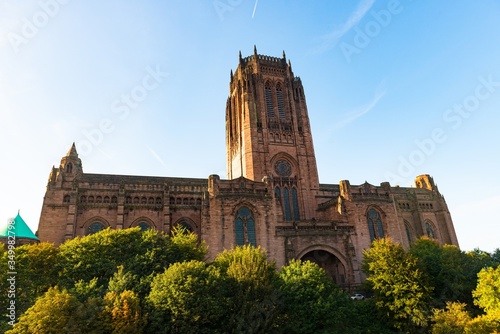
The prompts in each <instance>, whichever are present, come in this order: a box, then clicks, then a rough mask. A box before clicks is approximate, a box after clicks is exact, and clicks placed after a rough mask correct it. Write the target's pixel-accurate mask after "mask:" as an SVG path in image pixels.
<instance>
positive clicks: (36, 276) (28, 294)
mask: <svg viewBox="0 0 500 334" xmlns="http://www.w3.org/2000/svg"><path fill="white" fill-rule="evenodd" d="M0 248H1V249H3V248H2V247H0ZM58 253H59V252H58V249H57V248H56V247H54V245H53V244H50V243H46V242H42V243H36V244H28V245H23V246H19V247H16V249H15V255H14V256H13V258H12V259H13V260H14V262H15V264H14V270H7V267H6V266H7V264H8V262H7V261H8V257H9V255H8V253H7V252H6V251H5V252H2V254H1V255H0V258H1V262H2V263H1V265H0V266H1V272H0V281H1V282H0V287H1V288H2V289H1V290H2V291H7V285H6V284H8V281H7V279H8V278H9V277H8V276H9V274H8V272H12V271H14V272H16V275H15V307H16V315H17V317H19V315H21V314H22V313H24V312H25V311H26V310H27V309H28V308H29V307H30V306H32V305H33V304H34V303H35V300H36V299H37V298H38V297H39V296H41V295H43V294H44V293H45V292H46V291H47V290H48V289H49V288H50V287H51V286H53V285H55V284H57V279H58V272H57V268H56V263H57V261H58ZM10 276H11V275H10ZM0 300H2V302H0V306H1V308H2V320H4V319H7V318H6V317H3V313H4V310H6V309H7V305H6V304H5V303H6V302H9V300H8V299H7V298H0ZM3 325H5V324H4V323H3V321H2V325H0V331H2V330H4V331H5V330H7V328H9V327H4V326H3Z"/></svg>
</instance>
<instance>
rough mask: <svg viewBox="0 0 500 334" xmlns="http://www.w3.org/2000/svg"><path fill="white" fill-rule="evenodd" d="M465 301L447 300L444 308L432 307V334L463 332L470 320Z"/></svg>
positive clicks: (462, 333) (460, 333)
mask: <svg viewBox="0 0 500 334" xmlns="http://www.w3.org/2000/svg"><path fill="white" fill-rule="evenodd" d="M466 306H467V305H466V304H465V303H456V302H448V303H446V309H434V314H433V316H432V321H433V322H434V324H433V325H432V333H433V334H464V333H466V331H465V328H466V327H467V325H468V324H469V322H470V321H471V320H472V318H471V316H470V314H469V312H467V310H466V309H465V308H466Z"/></svg>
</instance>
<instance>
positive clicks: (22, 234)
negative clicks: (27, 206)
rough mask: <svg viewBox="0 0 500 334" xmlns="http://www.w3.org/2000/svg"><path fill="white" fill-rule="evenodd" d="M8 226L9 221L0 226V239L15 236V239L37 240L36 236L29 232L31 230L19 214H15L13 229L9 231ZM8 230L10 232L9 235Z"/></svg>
mask: <svg viewBox="0 0 500 334" xmlns="http://www.w3.org/2000/svg"><path fill="white" fill-rule="evenodd" d="M9 225H12V224H11V221H8V222H5V223H2V224H0V238H7V237H8V236H9V235H15V237H16V239H17V238H26V239H35V240H38V238H37V236H36V235H35V234H34V233H33V232H32V231H31V229H30V228H29V227H28V225H27V224H26V223H25V222H24V220H23V219H22V218H21V216H20V215H19V213H18V214H17V216H16V218H14V223H13V226H14V228H12V227H11V228H10V229H9ZM9 230H10V231H11V232H10V234H9ZM13 233H15V234H13Z"/></svg>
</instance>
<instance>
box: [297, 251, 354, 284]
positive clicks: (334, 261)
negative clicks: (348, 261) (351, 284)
mask: <svg viewBox="0 0 500 334" xmlns="http://www.w3.org/2000/svg"><path fill="white" fill-rule="evenodd" d="M301 260H302V261H311V262H314V263H316V264H318V265H319V266H320V267H321V268H323V269H325V271H326V273H327V275H328V277H330V278H331V279H332V280H333V281H334V282H335V283H336V284H337V285H339V286H342V287H345V286H346V285H348V281H347V280H348V278H347V277H348V275H347V270H346V268H345V266H344V264H343V263H342V262H341V261H340V259H339V258H338V257H336V256H335V255H333V254H332V253H330V252H328V251H325V250H322V249H316V250H312V251H309V252H307V253H306V254H304V256H302V257H301Z"/></svg>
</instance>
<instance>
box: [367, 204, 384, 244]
mask: <svg viewBox="0 0 500 334" xmlns="http://www.w3.org/2000/svg"><path fill="white" fill-rule="evenodd" d="M366 218H367V221H368V231H369V232H370V241H373V240H375V239H378V238H383V237H384V227H383V225H382V219H381V218H380V214H379V213H378V211H377V210H375V209H370V210H368V213H367V214H366Z"/></svg>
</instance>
